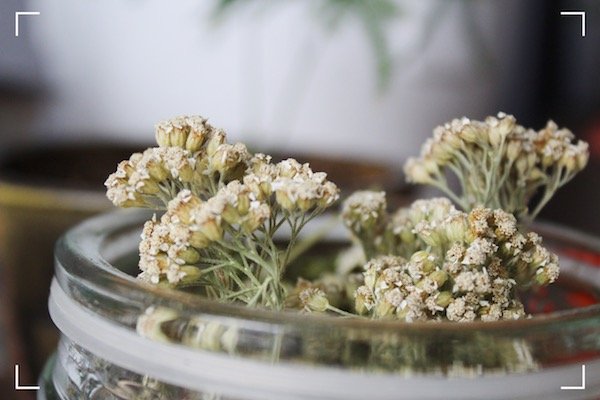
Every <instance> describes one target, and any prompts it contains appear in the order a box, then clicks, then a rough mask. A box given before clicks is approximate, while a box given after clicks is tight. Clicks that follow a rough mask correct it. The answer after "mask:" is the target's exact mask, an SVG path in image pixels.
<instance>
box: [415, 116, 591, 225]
mask: <svg viewBox="0 0 600 400" xmlns="http://www.w3.org/2000/svg"><path fill="white" fill-rule="evenodd" d="M588 158H589V150H588V144H587V143H585V142H583V141H581V140H580V141H577V142H574V135H573V134H572V133H571V131H569V130H568V129H564V128H563V129H559V128H558V126H557V125H556V123H554V122H553V121H549V122H548V123H547V125H546V126H545V127H544V128H543V129H541V130H539V131H537V132H536V131H534V130H531V129H525V128H524V127H523V126H521V125H518V124H517V122H516V119H515V118H514V117H513V116H512V115H506V114H504V113H499V114H498V116H497V117H487V118H486V119H485V120H484V121H473V120H470V119H468V118H460V119H455V120H452V121H451V122H448V123H446V124H444V125H442V126H439V127H437V128H436V129H435V130H434V132H433V137H432V138H430V139H428V140H427V142H426V143H425V144H424V145H423V147H422V149H421V155H420V157H418V158H410V159H408V160H407V162H406V164H405V165H404V172H405V174H406V177H407V180H408V181H409V182H413V183H421V184H429V185H433V186H435V187H437V188H438V189H440V190H442V191H444V192H445V193H446V194H447V195H448V196H450V197H451V198H452V199H453V200H454V201H456V203H457V204H459V205H460V206H461V207H462V208H463V210H465V211H468V210H470V209H472V208H473V207H474V206H476V205H482V206H486V207H490V208H495V209H503V210H505V211H508V212H510V213H513V214H515V215H517V217H519V218H523V219H527V220H532V219H533V218H535V216H537V214H538V213H539V212H540V210H541V209H542V208H543V207H544V205H545V204H546V203H547V202H548V201H549V200H550V198H551V197H552V196H553V194H554V193H555V192H556V191H557V190H558V189H559V188H560V187H561V186H563V185H564V184H566V183H567V182H568V181H570V180H571V179H572V178H573V177H574V176H575V175H576V174H577V173H578V172H579V171H581V170H582V169H583V168H584V167H585V165H586V164H587V162H588ZM446 171H452V172H453V173H454V174H455V175H456V177H457V178H458V180H459V183H460V186H461V191H460V192H454V191H453V190H452V189H451V188H450V186H448V184H447V180H446V177H445V172H446ZM540 190H541V191H542V193H543V194H542V196H541V200H540V201H539V202H538V203H537V204H535V206H532V205H531V204H530V201H531V199H532V198H533V196H534V195H535V194H536V193H537V192H538V191H540Z"/></svg>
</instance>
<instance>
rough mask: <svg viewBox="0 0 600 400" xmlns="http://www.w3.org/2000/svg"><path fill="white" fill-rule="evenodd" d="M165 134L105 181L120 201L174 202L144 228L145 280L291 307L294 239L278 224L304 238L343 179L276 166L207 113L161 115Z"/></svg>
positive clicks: (292, 165) (288, 164)
mask: <svg viewBox="0 0 600 400" xmlns="http://www.w3.org/2000/svg"><path fill="white" fill-rule="evenodd" d="M156 139H157V142H158V144H159V147H156V148H151V149H148V150H146V151H144V152H143V153H136V154H134V155H132V156H131V158H130V159H129V160H126V161H123V162H122V163H120V164H119V165H118V167H117V171H116V172H115V173H113V174H112V175H111V176H110V177H109V178H108V179H107V181H106V186H107V189H108V190H107V195H108V197H109V199H110V200H111V201H113V203H114V204H115V205H117V206H121V207H148V208H154V209H161V208H162V209H165V210H166V212H165V213H164V214H163V215H162V216H161V217H160V220H157V219H156V217H155V218H154V219H152V220H151V221H148V222H147V223H146V225H145V226H144V230H143V233H142V241H141V243H140V248H139V250H140V263H139V266H140V270H141V271H142V272H141V273H140V278H141V279H143V280H146V281H148V282H151V283H154V284H156V283H161V284H162V283H165V284H168V285H172V286H177V285H179V286H190V285H192V286H199V287H206V288H207V289H206V293H205V294H206V295H208V296H214V297H217V298H221V299H223V300H227V301H241V302H245V303H247V304H249V305H257V304H262V305H264V306H270V307H273V308H280V307H282V306H283V302H284V300H285V297H286V289H285V287H284V285H283V282H282V276H283V269H284V268H285V267H286V265H287V263H288V258H289V256H290V253H291V250H292V248H293V247H294V245H295V243H294V240H292V241H291V242H290V243H289V244H288V247H287V249H284V250H283V251H282V250H281V249H278V246H277V244H276V243H275V242H274V235H275V232H276V231H277V230H278V229H279V228H280V227H281V226H282V225H283V224H284V223H285V224H287V225H288V226H289V228H290V229H291V230H292V237H293V238H296V237H297V236H298V233H299V230H300V229H302V227H303V226H304V225H305V224H306V223H307V222H308V221H309V220H310V219H312V218H314V217H315V216H316V215H318V214H320V213H321V212H323V211H324V210H325V209H326V208H328V207H330V206H331V205H333V204H334V203H335V201H336V200H337V199H338V197H339V190H338V188H337V186H336V185H335V184H334V183H332V182H330V181H328V180H327V175H326V174H325V173H323V172H313V171H312V170H311V168H310V166H309V165H308V164H300V163H299V162H297V161H296V160H294V159H288V160H284V161H282V162H280V163H277V164H273V163H272V162H271V157H270V156H266V155H264V154H255V155H253V154H251V153H250V152H249V151H248V149H247V148H246V146H245V145H244V144H242V143H236V144H229V143H227V140H226V136H225V133H224V132H223V131H222V130H220V129H216V128H214V127H212V126H211V125H209V124H208V123H207V120H206V119H204V118H202V117H199V116H184V117H176V118H173V119H171V120H168V121H163V122H160V123H159V124H157V126H156ZM262 280H266V281H265V282H262ZM307 304H308V303H307ZM310 304H313V303H312V302H310Z"/></svg>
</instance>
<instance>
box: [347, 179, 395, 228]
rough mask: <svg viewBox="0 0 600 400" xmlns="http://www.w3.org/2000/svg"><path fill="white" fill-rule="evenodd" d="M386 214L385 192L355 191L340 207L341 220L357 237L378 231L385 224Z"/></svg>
mask: <svg viewBox="0 0 600 400" xmlns="http://www.w3.org/2000/svg"><path fill="white" fill-rule="evenodd" d="M386 214H387V202H386V199H385V192H373V191H370V190H361V191H357V192H354V193H352V195H350V196H349V197H348V198H347V199H346V200H344V203H343V205H342V220H343V221H344V224H345V225H346V226H347V227H348V228H350V230H351V231H352V232H353V233H354V234H356V235H357V236H363V235H365V234H371V232H372V231H377V230H379V228H381V226H382V225H383V224H385V222H386V221H385V219H386Z"/></svg>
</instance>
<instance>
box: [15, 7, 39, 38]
mask: <svg viewBox="0 0 600 400" xmlns="http://www.w3.org/2000/svg"><path fill="white" fill-rule="evenodd" d="M22 15H40V12H39V11H17V12H15V37H19V18H20V17H21V16H22Z"/></svg>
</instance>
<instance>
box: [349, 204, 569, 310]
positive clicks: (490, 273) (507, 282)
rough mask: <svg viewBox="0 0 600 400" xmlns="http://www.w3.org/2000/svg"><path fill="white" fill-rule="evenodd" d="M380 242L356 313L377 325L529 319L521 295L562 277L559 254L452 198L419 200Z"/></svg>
mask: <svg viewBox="0 0 600 400" xmlns="http://www.w3.org/2000/svg"><path fill="white" fill-rule="evenodd" d="M386 215H387V214H386ZM381 236H382V238H383V239H382V241H383V243H384V244H383V245H382V246H380V247H379V249H378V251H379V253H378V254H379V255H376V256H374V257H373V258H372V259H371V260H370V261H368V262H367V263H366V264H365V266H364V272H363V276H364V279H363V281H364V285H363V286H361V287H359V288H358V289H357V290H356V292H355V299H356V301H355V308H356V311H357V312H359V313H362V314H367V315H370V316H372V317H373V318H383V317H386V318H400V319H403V320H405V321H417V320H431V319H448V320H451V321H472V320H475V319H481V320H486V321H491V320H497V319H512V318H522V317H524V316H525V312H524V309H523V306H522V304H521V303H520V301H519V300H518V298H517V297H516V289H517V288H528V287H532V286H544V285H547V284H550V283H552V282H554V281H555V280H556V279H557V277H558V259H557V257H556V255H554V254H552V253H551V252H549V251H548V250H547V249H546V248H545V247H543V246H542V244H541V240H540V237H539V236H538V235H535V234H533V233H529V234H522V233H521V232H520V231H519V229H518V227H517V220H516V218H515V217H514V216H513V215H512V214H510V213H507V212H505V211H503V210H499V209H497V210H492V209H489V208H483V207H477V208H475V209H473V210H472V211H471V212H469V213H465V212H462V211H459V210H457V209H456V208H455V207H454V206H453V205H452V204H451V203H450V201H449V200H448V199H444V198H434V199H429V200H417V201H415V202H414V203H413V204H412V205H411V206H410V207H408V208H403V209H400V210H398V211H397V212H396V213H395V214H393V215H392V216H391V217H389V218H388V220H387V225H386V227H385V232H384V233H383V234H382V235H381ZM405 260H408V261H405ZM400 299H401V300H400ZM394 300H395V301H394Z"/></svg>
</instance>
